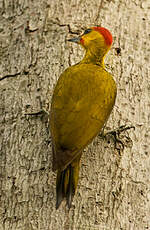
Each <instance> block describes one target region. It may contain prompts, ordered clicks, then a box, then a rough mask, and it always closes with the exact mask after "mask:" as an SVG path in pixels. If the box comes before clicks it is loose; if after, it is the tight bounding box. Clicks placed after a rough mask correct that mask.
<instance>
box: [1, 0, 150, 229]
mask: <svg viewBox="0 0 150 230" xmlns="http://www.w3.org/2000/svg"><path fill="white" fill-rule="evenodd" d="M148 11H149V6H148V0H147V1H140V0H139V1H138V0H132V1H130V0H127V1H123V0H121V1H117V0H113V1H111V0H105V1H104V0H101V1H95V0H86V1H81V0H70V1H69V0H55V1H53V0H47V1H46V0H43V1H39V0H36V1H35V0H33V1H19V0H18V1H10V0H2V1H1V2H0V22H1V23H0V80H1V81H0V98H1V103H0V115H1V116H0V121H1V125H0V129H1V136H0V198H1V200H0V229H4V230H8V229H12V230H20V229H21V230H32V229H38V230H49V229H52V230H53V229H54V230H56V229H64V230H67V229H74V230H75V229H86V230H88V229H89V230H91V229H95V230H98V229H100V230H101V229H104V230H107V229H108V230H110V229H114V230H127V229H135V230H145V229H150V176H149V174H150V173H149V172H150V156H149V152H150V151H149V146H150V141H149V140H150V135H149V124H150V116H149V111H150V100H149V95H150V85H149V82H148V77H149V76H148V74H149V67H150V66H149V56H150V52H149V47H150V43H149V40H150V37H149V36H150V34H149V28H150V21H148ZM93 25H101V26H104V27H106V28H108V29H109V30H110V31H111V32H112V34H113V37H114V43H113V47H112V49H111V51H110V52H109V54H108V56H107V59H106V68H107V70H108V71H110V72H111V73H112V74H113V76H114V78H115V80H116V82H117V87H118V94H117V100H116V105H115V107H114V110H113V112H112V114H111V117H110V119H109V121H108V122H107V125H106V129H105V132H106V131H110V130H117V131H118V130H119V127H120V126H122V125H126V126H134V127H135V129H129V130H124V131H123V132H121V134H120V137H119V138H120V140H121V141H122V142H123V143H124V146H125V147H124V149H123V146H122V145H121V144H120V145H118V144H117V145H115V144H114V141H113V138H112V137H111V136H110V135H109V136H107V138H102V137H101V136H98V137H97V138H95V140H94V141H93V143H92V144H91V145H89V146H88V147H87V148H86V150H85V151H84V153H83V156H82V160H81V169H80V178H79V184H78V189H77V192H76V195H75V197H74V200H73V205H72V208H71V209H70V211H69V210H68V209H67V207H66V206H65V202H64V203H63V204H62V205H61V207H60V208H59V210H57V211H56V209H55V202H56V194H55V183H56V182H55V181H56V174H55V173H53V172H52V151H51V137H50V132H49V125H48V124H49V123H48V116H47V115H46V114H44V113H39V114H37V115H27V113H36V112H39V111H41V110H42V109H46V110H47V111H49V105H50V102H51V95H52V92H53V87H54V85H55V84H56V81H57V79H58V77H59V76H60V73H61V72H63V71H64V70H65V69H66V68H67V67H68V66H69V65H73V64H74V63H76V62H78V61H80V60H81V58H82V56H83V53H84V51H83V50H82V48H81V47H79V46H77V45H75V44H70V43H69V44H68V42H67V41H66V39H67V38H70V37H72V36H77V35H78V34H79V33H81V32H82V31H83V30H84V29H85V28H88V27H90V26H93Z"/></svg>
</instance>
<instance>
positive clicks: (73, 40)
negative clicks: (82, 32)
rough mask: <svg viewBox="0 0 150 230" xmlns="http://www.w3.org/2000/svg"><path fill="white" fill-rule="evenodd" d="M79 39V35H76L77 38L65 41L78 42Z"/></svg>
mask: <svg viewBox="0 0 150 230" xmlns="http://www.w3.org/2000/svg"><path fill="white" fill-rule="evenodd" d="M80 40H81V37H77V38H71V39H68V40H67V41H68V42H75V43H80Z"/></svg>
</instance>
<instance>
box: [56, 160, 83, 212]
mask: <svg viewBox="0 0 150 230" xmlns="http://www.w3.org/2000/svg"><path fill="white" fill-rule="evenodd" d="M79 162H80V157H78V158H76V159H75V160H74V161H73V162H72V163H70V164H69V165H68V166H67V168H66V169H64V170H63V171H60V170H58V172H57V180H56V196H57V198H56V199H57V200H56V209H58V208H59V206H60V204H61V202H62V200H63V199H64V198H66V200H67V205H68V208H70V207H71V203H72V199H73V197H74V194H75V191H76V187H77V184H78V177H79Z"/></svg>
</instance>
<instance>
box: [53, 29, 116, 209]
mask: <svg viewBox="0 0 150 230" xmlns="http://www.w3.org/2000/svg"><path fill="white" fill-rule="evenodd" d="M112 40H113V39H112V35H111V33H110V32H109V31H108V30H107V29H105V28H103V27H91V28H89V29H87V30H85V32H84V34H83V35H82V36H80V37H77V38H72V39H69V40H68V41H70V42H75V43H78V44H80V45H81V46H82V47H84V49H85V51H86V53H85V56H84V58H83V60H82V61H81V62H79V63H77V64H76V65H73V66H71V67H69V68H67V69H66V70H65V71H64V72H63V73H62V74H61V76H60V77H59V79H58V82H57V84H56V87H55V89H54V93H53V97H52V103H51V112H50V128H51V136H52V149H53V170H54V171H55V170H57V181H56V194H57V199H56V209H57V208H58V207H59V205H60V204H61V202H62V200H63V199H64V198H66V200H67V205H68V207H69V208H70V207H71V202H72V199H73V196H74V194H75V190H76V187H77V183H78V176H79V163H80V158H81V154H82V151H83V149H84V148H85V147H86V146H87V145H88V144H89V143H91V142H92V140H93V138H94V137H95V136H96V135H97V134H98V133H99V132H100V130H101V129H102V127H103V125H104V123H105V122H106V121H107V119H108V117H109V115H110V112H111V111H112V108H113V106H114V103H115V98H116V92H117V89H116V84H115V81H114V79H113V77H112V75H111V74H110V73H108V72H107V71H106V70H105V66H104V58H105V55H106V53H107V52H108V51H109V49H110V47H111V45H112Z"/></svg>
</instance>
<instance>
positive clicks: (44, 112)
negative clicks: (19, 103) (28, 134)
mask: <svg viewBox="0 0 150 230" xmlns="http://www.w3.org/2000/svg"><path fill="white" fill-rule="evenodd" d="M24 115H30V116H38V115H47V116H49V112H48V111H47V110H46V109H45V108H42V109H41V110H39V111H36V112H31V113H24Z"/></svg>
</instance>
